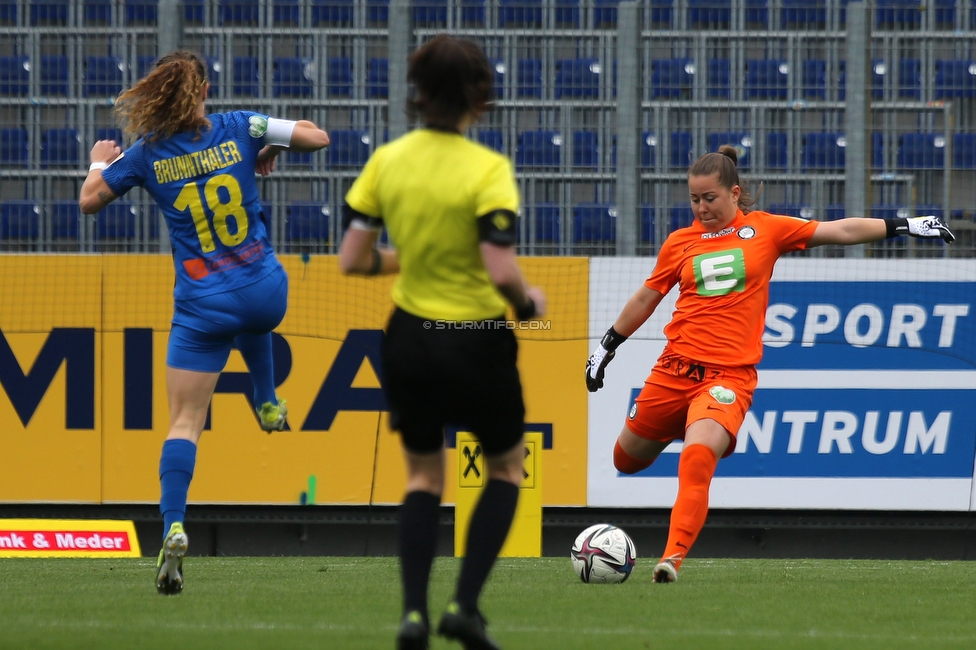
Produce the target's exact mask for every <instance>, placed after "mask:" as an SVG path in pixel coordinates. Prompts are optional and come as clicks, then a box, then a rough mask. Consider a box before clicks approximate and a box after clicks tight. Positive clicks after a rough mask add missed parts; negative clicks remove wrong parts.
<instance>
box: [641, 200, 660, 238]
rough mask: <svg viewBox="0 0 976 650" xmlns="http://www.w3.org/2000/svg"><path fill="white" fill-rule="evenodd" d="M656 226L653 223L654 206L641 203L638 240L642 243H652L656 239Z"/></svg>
mask: <svg viewBox="0 0 976 650" xmlns="http://www.w3.org/2000/svg"><path fill="white" fill-rule="evenodd" d="M656 230H657V228H656V227H655V225H654V206H652V205H646V204H645V205H642V206H641V207H640V242H641V243H642V244H653V243H654V242H655V241H656V240H657V233H656V232H655V231H656Z"/></svg>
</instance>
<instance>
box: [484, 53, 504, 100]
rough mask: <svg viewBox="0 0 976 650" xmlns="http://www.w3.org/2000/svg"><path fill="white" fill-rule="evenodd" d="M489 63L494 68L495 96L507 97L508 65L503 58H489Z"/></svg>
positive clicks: (492, 83) (493, 85) (492, 82)
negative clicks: (506, 76) (506, 79)
mask: <svg viewBox="0 0 976 650" xmlns="http://www.w3.org/2000/svg"><path fill="white" fill-rule="evenodd" d="M488 65H489V66H490V67H491V70H492V81H491V85H492V87H493V90H494V91H495V97H497V98H499V99H502V98H504V97H505V74H506V73H507V72H508V65H507V64H506V63H505V61H503V60H502V59H488Z"/></svg>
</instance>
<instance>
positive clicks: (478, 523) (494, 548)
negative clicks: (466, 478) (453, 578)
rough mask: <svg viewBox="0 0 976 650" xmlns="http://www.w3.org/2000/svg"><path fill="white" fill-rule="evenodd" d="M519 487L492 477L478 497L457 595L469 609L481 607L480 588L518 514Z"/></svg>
mask: <svg viewBox="0 0 976 650" xmlns="http://www.w3.org/2000/svg"><path fill="white" fill-rule="evenodd" d="M518 497H519V489H518V486H517V485H515V484H514V483H509V482H508V481H502V480H500V479H492V480H490V481H488V485H486V486H485V491H484V492H482V494H481V499H479V500H478V505H477V506H476V507H475V510H474V512H473V513H472V515H471V522H470V523H469V525H468V541H467V553H466V555H465V557H464V561H463V562H462V564H461V575H460V577H458V586H457V595H456V597H455V598H456V599H457V602H458V605H460V606H461V609H462V610H464V611H465V612H467V613H473V612H476V611H477V610H478V597H479V596H480V595H481V588H482V587H484V585H485V581H486V580H488V574H489V573H491V568H492V566H494V564H495V559H496V558H498V554H499V553H500V552H501V550H502V546H503V545H504V544H505V538H506V537H508V530H509V528H511V527H512V519H514V518H515V506H517V505H518Z"/></svg>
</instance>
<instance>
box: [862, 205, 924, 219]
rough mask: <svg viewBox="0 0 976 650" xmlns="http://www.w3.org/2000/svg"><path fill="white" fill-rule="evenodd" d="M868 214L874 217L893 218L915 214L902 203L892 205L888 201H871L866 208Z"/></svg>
mask: <svg viewBox="0 0 976 650" xmlns="http://www.w3.org/2000/svg"><path fill="white" fill-rule="evenodd" d="M868 210H869V212H870V216H872V217H874V218H875V219H895V218H898V217H912V216H915V215H913V214H912V213H911V211H909V210H908V208H907V207H905V206H903V205H892V204H890V203H873V204H871V206H870V207H869V208H868Z"/></svg>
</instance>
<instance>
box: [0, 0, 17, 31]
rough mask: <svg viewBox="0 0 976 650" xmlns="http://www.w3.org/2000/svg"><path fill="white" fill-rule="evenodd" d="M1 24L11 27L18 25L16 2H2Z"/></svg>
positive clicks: (12, 0) (3, 0)
mask: <svg viewBox="0 0 976 650" xmlns="http://www.w3.org/2000/svg"><path fill="white" fill-rule="evenodd" d="M0 23H3V24H9V25H14V24H16V23H17V4H16V3H15V2H14V0H2V1H0Z"/></svg>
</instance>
